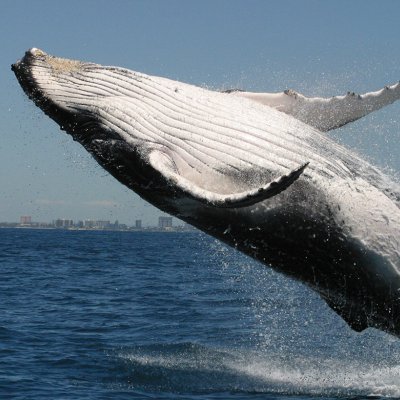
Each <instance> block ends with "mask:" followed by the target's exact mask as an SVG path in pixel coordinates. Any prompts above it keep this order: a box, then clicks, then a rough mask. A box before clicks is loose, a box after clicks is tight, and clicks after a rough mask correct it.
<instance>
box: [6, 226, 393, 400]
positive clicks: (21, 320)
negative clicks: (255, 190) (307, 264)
mask: <svg viewBox="0 0 400 400" xmlns="http://www.w3.org/2000/svg"><path fill="white" fill-rule="evenodd" d="M0 246H1V249H0V399H41V400H42V399H148V398H150V399H287V398H290V399H307V398H311V397H318V398H322V399H336V398H340V399H342V398H357V399H360V398H364V397H365V398H366V397H369V398H370V397H374V398H381V397H382V398H388V397H393V398H395V397H400V340H398V339H396V338H394V337H392V336H390V335H387V334H384V333H382V332H379V331H377V330H373V329H368V330H366V331H364V332H362V333H356V332H353V331H352V330H351V329H350V328H348V327H347V325H346V324H345V323H344V322H343V321H342V320H341V319H340V318H339V317H338V316H337V315H336V314H335V313H333V312H332V311H331V310H330V309H329V308H328V307H327V306H326V305H325V304H324V303H323V302H322V301H321V300H320V299H319V297H318V296H317V295H316V294H315V293H313V292H311V291H310V290H308V289H307V288H305V287H304V286H302V285H301V284H299V283H296V282H293V281H291V280H289V279H287V278H285V277H283V276H280V275H278V274H276V273H274V272H273V271H271V270H270V269H268V268H267V267H265V266H262V265H260V264H258V263H256V262H254V261H253V260H251V259H249V258H248V257H245V256H243V255H241V254H239V253H238V252H236V251H234V250H233V249H231V248H227V247H226V246H224V245H222V244H221V243H219V242H218V241H215V240H214V239H211V238H209V237H207V236H205V235H203V234H201V233H196V232H195V233H136V232H89V231H58V230H29V229H2V230H0Z"/></svg>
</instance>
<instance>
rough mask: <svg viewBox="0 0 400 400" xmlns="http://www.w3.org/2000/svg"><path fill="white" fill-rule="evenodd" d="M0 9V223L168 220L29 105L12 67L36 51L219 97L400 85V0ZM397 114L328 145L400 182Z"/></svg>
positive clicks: (185, 1) (164, 0) (23, 4)
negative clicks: (352, 151) (236, 91)
mask: <svg viewBox="0 0 400 400" xmlns="http://www.w3.org/2000/svg"><path fill="white" fill-rule="evenodd" d="M0 11H1V12H0V37H1V55H0V85H1V86H0V170H1V172H0V193H1V196H0V221H18V220H19V216H20V215H31V216H32V219H33V220H35V221H44V222H46V221H51V220H52V219H55V218H58V217H60V218H71V219H74V220H78V219H109V220H115V219H118V220H119V221H120V222H127V223H133V221H134V220H135V219H136V218H142V219H143V222H144V223H145V224H152V225H154V224H155V223H156V220H157V217H158V215H160V212H159V211H157V210H155V209H154V208H153V207H151V206H150V205H148V204H146V203H145V202H144V201H142V200H141V199H140V198H139V197H138V196H137V195H136V194H134V193H133V192H131V191H129V190H128V189H126V188H125V187H123V186H122V185H121V184H120V183H118V182H117V181H115V180H114V179H113V178H112V177H111V176H109V175H108V174H107V173H106V172H105V171H104V170H102V169H101V168H100V167H99V166H98V165H97V163H96V162H95V161H94V160H93V159H91V157H90V156H89V155H88V154H87V153H86V151H85V150H83V148H81V146H80V145H79V144H77V143H75V142H73V141H72V139H71V138H70V137H69V136H68V135H66V134H65V133H63V132H61V131H60V130H59V129H58V127H57V125H56V124H55V123H54V122H53V121H51V120H50V119H49V118H48V117H46V116H44V114H42V112H41V111H40V110H38V109H37V108H36V107H35V106H34V105H33V103H32V102H31V101H29V100H28V99H27V98H26V96H25V95H24V94H23V92H22V90H21V89H20V87H19V86H18V83H17V81H16V79H15V78H14V75H13V73H12V72H11V70H10V65H11V63H13V62H14V61H16V60H17V59H19V58H20V57H22V56H23V54H24V52H25V50H27V49H28V48H30V47H38V48H41V49H43V50H45V51H46V52H48V53H50V54H54V55H58V56H62V57H67V58H74V59H82V60H87V61H93V62H97V63H101V64H106V65H118V66H124V67H127V68H130V69H133V70H137V71H141V72H145V73H148V74H153V75H161V76H166V77H169V78H172V79H177V80H182V81H185V82H188V83H192V84H196V85H202V86H206V87H210V88H213V89H226V88H232V87H239V88H243V89H247V90H253V91H281V90H283V89H287V88H292V89H295V90H298V91H301V92H303V93H304V94H306V95H323V96H331V95H335V94H344V93H346V92H347V91H348V90H351V91H356V92H361V93H362V92H365V91H371V90H376V89H379V88H381V87H383V86H384V85H386V84H391V83H394V82H396V81H398V80H399V79H400V23H399V16H400V1H397V0H393V1H388V0H387V1H367V0H358V1H357V0H352V1H349V0H346V1H339V0H335V1H322V0H321V1H313V0H308V1H307V0H303V1H301V0H292V1H285V0H276V1H275V0H270V1H268V0H260V1H256V0H243V1H235V0H201V1H200V0H199V1H194V0H193V1H190V0H175V1H168V0H159V1H154V0H146V1H134V0H130V1H127V0H126V1H124V0H118V1H111V0H108V1H101V0H96V1H94V0H68V1H54V0H50V1H47V0H43V1H41V0H36V1H32V0H26V1H21V0H2V1H1V2H0ZM399 113H400V102H398V103H397V104H394V105H391V106H389V107H387V108H386V109H384V110H381V111H378V112H377V113H375V114H373V115H370V116H368V117H366V118H364V119H363V120H362V121H358V122H356V123H354V124H352V125H351V126H349V127H346V128H343V129H340V130H337V131H335V132H334V133H332V135H333V136H334V137H335V138H336V139H337V140H341V141H342V142H343V143H345V144H346V145H348V146H352V147H354V148H356V149H357V151H359V152H361V153H363V154H365V155H366V156H368V157H369V158H370V159H371V160H372V161H373V162H374V163H376V164H379V165H380V166H382V167H389V168H392V169H393V170H394V171H395V172H393V173H398V172H399V171H400V159H399V158H400V157H399V152H400V144H399V137H400V134H399V132H400V118H399ZM396 171H397V172H396Z"/></svg>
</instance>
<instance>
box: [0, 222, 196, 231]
mask: <svg viewBox="0 0 400 400" xmlns="http://www.w3.org/2000/svg"><path fill="white" fill-rule="evenodd" d="M0 229H31V230H54V231H88V232H142V233H143V232H163V233H171V232H172V233H176V232H178V233H190V232H198V230H197V229H196V228H193V227H191V226H189V227H184V226H177V227H172V228H171V227H168V228H158V227H147V228H126V229H117V228H84V227H83V228H77V227H70V228H59V227H54V226H22V225H19V224H15V225H14V224H12V223H10V224H7V225H6V224H4V223H1V224H0Z"/></svg>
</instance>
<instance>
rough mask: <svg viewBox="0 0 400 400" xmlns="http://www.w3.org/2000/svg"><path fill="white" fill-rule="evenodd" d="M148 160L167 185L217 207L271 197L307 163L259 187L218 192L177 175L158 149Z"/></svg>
mask: <svg viewBox="0 0 400 400" xmlns="http://www.w3.org/2000/svg"><path fill="white" fill-rule="evenodd" d="M149 162H150V164H151V166H152V167H153V168H154V169H156V170H157V171H158V172H159V173H160V174H161V175H162V176H163V177H164V179H165V180H166V181H167V184H168V185H170V186H173V187H175V188H176V189H178V190H179V191H181V192H183V193H184V194H185V195H186V196H188V197H190V198H192V199H195V200H198V201H200V202H201V203H204V204H206V205H208V206H212V207H219V208H240V207H248V206H251V205H253V204H256V203H259V202H261V201H263V200H266V199H268V198H270V197H273V196H275V195H277V194H279V193H281V192H283V191H284V190H285V189H287V188H288V187H289V186H290V185H291V184H292V183H293V182H295V181H296V180H297V179H298V178H299V177H300V175H301V174H302V173H303V171H304V169H305V168H306V167H307V165H308V164H309V163H308V162H307V163H305V164H303V165H301V166H299V167H298V168H296V169H294V170H292V171H291V172H290V173H288V174H287V175H282V176H280V177H279V178H277V179H275V180H273V181H272V182H270V183H268V184H266V185H265V186H262V187H260V188H257V189H253V190H249V191H245V192H240V193H233V194H220V193H215V192H211V191H209V190H206V189H203V188H201V187H200V186H198V185H196V184H195V183H193V182H191V181H190V180H188V179H186V178H185V177H183V176H181V175H179V174H178V172H177V170H176V168H175V167H174V164H173V162H171V160H170V159H169V157H168V156H166V155H165V154H163V153H162V152H160V151H153V152H151V153H150V154H149Z"/></svg>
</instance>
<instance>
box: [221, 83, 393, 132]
mask: <svg viewBox="0 0 400 400" xmlns="http://www.w3.org/2000/svg"><path fill="white" fill-rule="evenodd" d="M227 92H229V93H231V95H234V96H240V97H244V98H247V99H250V100H253V101H256V102H258V103H261V104H264V105H266V106H269V107H273V108H276V109H277V110H279V111H282V112H284V113H286V114H289V115H292V116H293V117H295V118H296V119H298V120H300V121H303V122H305V123H306V124H308V125H311V126H313V127H314V128H317V129H319V130H320V131H324V132H325V131H330V130H331V129H336V128H339V127H341V126H343V125H346V124H347V123H349V122H352V121H355V120H357V119H359V118H361V117H364V116H365V115H367V114H369V113H370V112H372V111H376V110H379V109H380V108H382V107H384V106H387V105H388V104H391V103H393V102H395V101H396V100H398V99H400V83H399V82H398V83H396V84H394V85H392V86H385V87H384V88H383V89H381V90H378V91H376V92H370V93H365V94H362V95H358V94H355V93H352V92H348V93H347V94H346V95H345V96H335V97H331V98H322V97H305V96H303V95H302V94H300V93H297V92H295V91H293V90H285V91H284V92H281V93H252V92H242V91H234V90H233V91H227Z"/></svg>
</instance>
